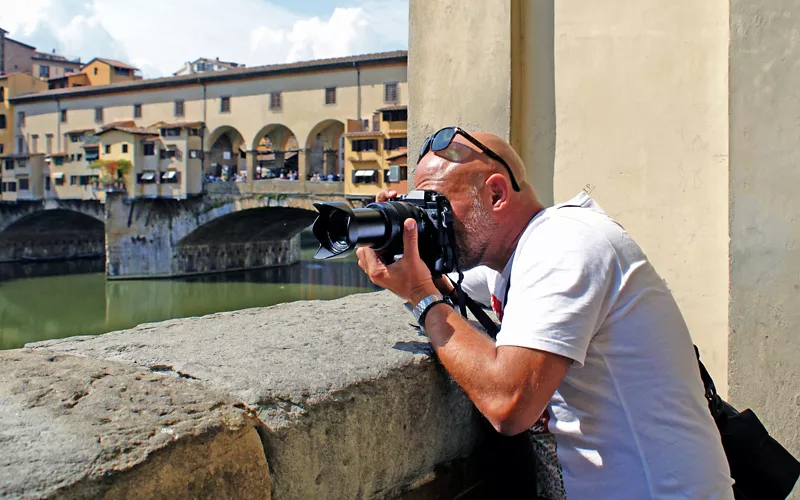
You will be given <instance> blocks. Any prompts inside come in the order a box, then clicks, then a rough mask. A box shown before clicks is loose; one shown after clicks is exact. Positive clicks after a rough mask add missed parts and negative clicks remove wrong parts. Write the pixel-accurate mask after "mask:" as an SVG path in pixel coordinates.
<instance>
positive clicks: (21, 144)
mask: <svg viewBox="0 0 800 500" xmlns="http://www.w3.org/2000/svg"><path fill="white" fill-rule="evenodd" d="M24 152H25V138H24V137H22V136H21V135H18V136H17V153H24Z"/></svg>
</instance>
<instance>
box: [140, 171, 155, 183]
mask: <svg viewBox="0 0 800 500" xmlns="http://www.w3.org/2000/svg"><path fill="white" fill-rule="evenodd" d="M155 178H156V173H155V172H145V173H143V174H142V180H143V181H152V180H153V179H155Z"/></svg>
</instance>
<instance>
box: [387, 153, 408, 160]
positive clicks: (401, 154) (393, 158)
mask: <svg viewBox="0 0 800 500" xmlns="http://www.w3.org/2000/svg"><path fill="white" fill-rule="evenodd" d="M404 156H405V157H408V151H406V152H404V153H400V154H399V155H394V156H390V157H388V158H386V160H387V161H392V160H398V159H400V158H402V157H404Z"/></svg>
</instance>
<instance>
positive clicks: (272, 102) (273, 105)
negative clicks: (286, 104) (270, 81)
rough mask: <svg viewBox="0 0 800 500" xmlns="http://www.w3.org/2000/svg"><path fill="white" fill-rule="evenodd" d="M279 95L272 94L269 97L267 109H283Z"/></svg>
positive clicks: (277, 93)
mask: <svg viewBox="0 0 800 500" xmlns="http://www.w3.org/2000/svg"><path fill="white" fill-rule="evenodd" d="M281 101H282V99H281V93H280V92H273V93H271V94H270V95H269V109H283V103H282V102H281Z"/></svg>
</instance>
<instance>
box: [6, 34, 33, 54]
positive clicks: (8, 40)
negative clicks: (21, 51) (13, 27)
mask: <svg viewBox="0 0 800 500" xmlns="http://www.w3.org/2000/svg"><path fill="white" fill-rule="evenodd" d="M6 33H8V32H6ZM5 40H6V42H14V43H16V44H18V45H22V46H23V47H28V48H29V49H33V50H36V47H34V46H33V45H28V44H27V43H22V42H20V41H19V40H14V39H13V38H8V37H5Z"/></svg>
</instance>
